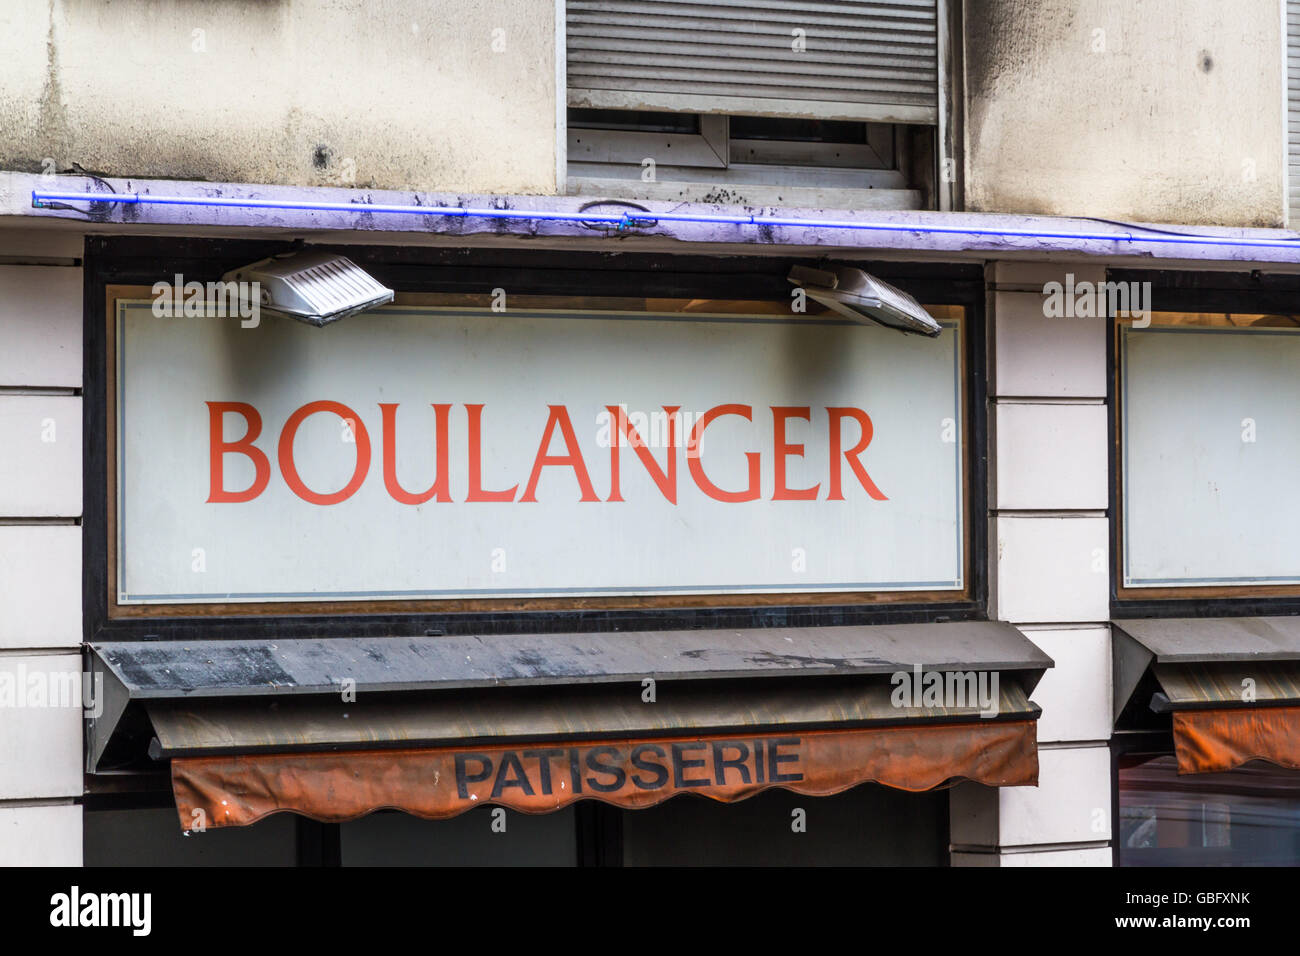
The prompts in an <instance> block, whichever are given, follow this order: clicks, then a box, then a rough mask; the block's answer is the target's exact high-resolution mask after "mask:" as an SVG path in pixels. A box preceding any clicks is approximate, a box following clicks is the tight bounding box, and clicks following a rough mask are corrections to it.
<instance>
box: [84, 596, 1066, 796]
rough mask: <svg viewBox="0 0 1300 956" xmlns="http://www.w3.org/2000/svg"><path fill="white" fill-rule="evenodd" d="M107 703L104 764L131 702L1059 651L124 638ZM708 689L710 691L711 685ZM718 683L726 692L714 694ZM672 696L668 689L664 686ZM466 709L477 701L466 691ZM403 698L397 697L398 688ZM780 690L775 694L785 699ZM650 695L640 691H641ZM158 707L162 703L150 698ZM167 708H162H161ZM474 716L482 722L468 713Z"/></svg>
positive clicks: (1002, 646)
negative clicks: (720, 688)
mask: <svg viewBox="0 0 1300 956" xmlns="http://www.w3.org/2000/svg"><path fill="white" fill-rule="evenodd" d="M91 658H92V659H91V667H92V669H93V671H94V672H95V673H96V674H100V675H102V676H103V686H104V694H103V696H104V708H103V713H102V714H101V715H100V716H99V717H98V718H97V719H94V720H91V721H88V725H87V731H88V746H87V762H88V769H90V770H91V771H92V772H93V771H94V770H95V769H96V768H97V766H98V763H99V760H100V758H101V756H102V755H103V753H104V750H105V748H106V747H107V746H108V742H109V740H110V738H111V737H112V735H113V732H114V730H115V728H116V727H117V725H118V722H119V720H120V719H121V718H122V716H123V714H124V713H126V711H127V708H128V705H130V704H132V703H133V702H140V703H151V702H162V701H185V702H187V703H188V704H190V705H193V704H195V703H196V702H197V701H200V700H219V699H223V698H225V699H231V698H250V697H261V698H272V699H276V700H280V701H287V700H288V699H290V698H295V699H296V698H299V697H307V696H311V695H316V696H318V697H325V696H331V697H334V698H336V699H338V698H340V692H341V690H343V689H344V688H345V687H347V688H348V689H351V690H354V691H355V692H356V694H357V697H358V699H361V698H362V695H373V694H377V693H382V694H384V695H393V694H401V693H404V692H430V691H436V692H453V691H464V690H469V689H488V688H494V687H495V688H501V687H516V688H530V687H532V688H539V689H547V688H549V689H551V690H553V691H554V690H563V691H564V693H565V694H566V695H569V694H570V693H571V692H572V691H573V690H574V689H575V685H576V686H577V687H581V686H584V685H611V684H628V683H632V684H635V685H637V686H638V688H639V685H640V683H641V681H642V680H644V679H645V678H648V677H649V678H654V679H655V680H657V681H674V682H675V681H690V682H694V681H700V680H709V681H729V682H730V681H743V680H751V679H754V678H767V679H768V681H765V682H764V689H763V690H764V692H770V691H773V690H775V689H776V688H775V687H774V686H773V685H772V684H771V683H769V682H770V681H771V680H772V679H773V678H784V679H787V682H788V681H789V680H792V679H796V678H798V679H799V680H800V681H802V679H803V678H806V677H821V678H828V677H852V676H859V675H885V674H892V673H894V672H898V671H912V670H914V669H915V668H920V669H922V670H926V671H963V672H965V671H989V672H1007V673H1008V677H1011V675H1014V677H1012V679H1011V680H1010V681H1008V682H1009V683H1015V684H1017V685H1018V686H1019V687H1020V688H1022V689H1023V692H1024V693H1025V694H1028V693H1030V692H1031V691H1032V690H1033V688H1034V687H1035V686H1036V685H1037V683H1038V680H1039V679H1040V678H1041V677H1042V674H1043V671H1044V670H1045V669H1046V668H1048V667H1051V666H1052V660H1051V658H1049V657H1048V656H1047V655H1046V654H1044V653H1043V652H1042V651H1041V650H1039V649H1038V648H1037V647H1035V646H1034V645H1033V644H1032V643H1031V642H1030V641H1029V640H1028V639H1026V638H1025V637H1024V635H1022V634H1021V633H1020V632H1019V631H1018V630H1017V629H1016V628H1014V627H1013V626H1011V625H1009V624H1003V623H998V622H990V621H971V622H952V623H943V624H906V625H880V626H861V627H812V628H755V629H745V630H689V631H638V632H613V633H608V632H606V633H596V634H516V635H475V636H458V637H390V638H333V639H290V640H281V641H238V640H235V641H232V640H212V641H124V642H114V643H101V644H94V645H92V646H91ZM702 692H703V693H707V691H702ZM714 692H715V693H717V691H714ZM660 694H661V697H662V694H663V691H662V689H661V690H660ZM458 696H459V697H460V702H459V704H458V706H459V707H460V708H462V709H464V708H466V704H465V701H466V700H467V699H469V698H467V697H466V696H465V695H458ZM390 699H392V698H391V697H390ZM774 699H775V698H774ZM638 701H639V697H638ZM151 710H154V709H152V708H151ZM156 712H158V713H161V712H162V711H161V710H157V711H156ZM458 719H461V720H465V721H470V722H471V723H472V717H471V716H470V715H468V714H463V715H461V717H460V718H458Z"/></svg>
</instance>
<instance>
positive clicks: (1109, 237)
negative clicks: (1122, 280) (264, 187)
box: [32, 189, 1300, 252]
mask: <svg viewBox="0 0 1300 956" xmlns="http://www.w3.org/2000/svg"><path fill="white" fill-rule="evenodd" d="M52 202H92V203H113V204H116V205H157V206H206V207H211V208H226V209H285V210H299V211H303V212H369V213H384V214H391V215H413V216H444V217H448V218H461V219H466V218H482V219H515V220H533V221H547V222H578V223H605V224H610V225H619V226H633V225H635V224H636V223H638V222H651V221H655V222H695V223H714V224H722V225H726V224H731V225H737V226H778V227H780V226H784V227H791V228H803V229H807V228H820V229H856V230H859V231H864V232H912V233H922V234H927V235H952V236H977V237H986V238H1024V239H1070V240H1076V241H1100V242H1129V243H1134V242H1141V243H1166V244H1171V245H1203V246H1225V247H1252V248H1272V249H1295V250H1296V251H1297V252H1300V241H1297V240H1294V239H1292V240H1287V239H1254V238H1249V237H1240V238H1232V237H1229V236H1197V235H1167V234H1134V233H1124V232H1121V233H1112V232H1039V231H1035V230H1032V229H971V228H962V227H959V226H929V225H922V224H920V223H906V224H905V223H881V222H857V221H850V220H836V219H798V218H791V217H787V216H753V215H726V214H715V213H682V212H646V213H643V214H639V213H632V214H629V213H628V212H618V213H613V212H607V213H601V212H548V211H545V210H525V209H482V208H477V209H476V208H470V207H464V206H419V205H406V204H396V203H354V202H314V201H307V200H297V199H232V198H228V197H220V196H218V197H207V198H205V197H197V196H154V195H141V194H140V193H84V192H63V191H57V190H41V189H34V190H32V205H33V206H35V207H37V208H41V207H43V206H45V205H46V204H48V203H52Z"/></svg>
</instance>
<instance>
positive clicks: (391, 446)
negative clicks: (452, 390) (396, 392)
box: [379, 402, 451, 505]
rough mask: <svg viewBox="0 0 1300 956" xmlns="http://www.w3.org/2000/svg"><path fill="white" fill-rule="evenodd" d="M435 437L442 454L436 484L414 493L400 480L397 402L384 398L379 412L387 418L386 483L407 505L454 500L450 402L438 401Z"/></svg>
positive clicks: (385, 419)
mask: <svg viewBox="0 0 1300 956" xmlns="http://www.w3.org/2000/svg"><path fill="white" fill-rule="evenodd" d="M433 411H434V426H433V427H434V439H433V445H434V448H435V450H436V452H437V455H438V464H437V471H436V474H435V476H434V479H433V485H432V486H430V488H429V490H428V491H425V492H421V493H420V494H411V493H410V492H409V491H406V490H404V489H403V488H402V486H401V485H400V484H399V483H398V481H397V403H396V402H391V403H389V402H380V403H379V413H380V416H381V418H382V421H383V444H384V487H385V488H387V489H388V493H389V494H390V495H391V496H392V497H393V500H394V501H398V502H401V503H402V504H404V505H422V504H424V503H425V502H426V501H428V500H429V499H430V498H432V499H434V500H435V501H450V500H451V479H450V477H449V475H448V469H447V459H448V458H450V457H451V445H450V444H448V438H447V433H448V431H449V430H450V427H449V419H450V416H451V406H450V405H434V406H433Z"/></svg>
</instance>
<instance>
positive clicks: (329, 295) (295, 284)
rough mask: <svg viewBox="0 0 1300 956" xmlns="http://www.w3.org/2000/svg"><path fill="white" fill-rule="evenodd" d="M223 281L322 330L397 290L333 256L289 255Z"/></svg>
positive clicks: (271, 308) (389, 299)
mask: <svg viewBox="0 0 1300 956" xmlns="http://www.w3.org/2000/svg"><path fill="white" fill-rule="evenodd" d="M222 280H223V281H225V282H237V283H240V285H239V288H240V289H241V290H244V289H248V288H250V287H251V288H253V289H256V290H257V297H258V300H259V307H260V308H261V309H263V310H264V311H266V312H270V313H271V314H273V315H283V316H287V317H289V318H291V319H297V320H298V321H300V322H306V323H307V324H308V325H314V326H317V327H318V328H319V327H320V326H322V325H328V324H329V323H330V322H337V321H338V320H339V319H342V318H344V317H345V316H349V315H354V314H356V313H357V312H364V311H366V310H367V309H373V308H376V307H378V306H381V305H385V304H387V303H389V302H392V301H393V290H392V289H386V288H384V286H382V285H380V284H379V283H378V282H376V281H375V279H374V277H372V276H371V275H370V274H369V273H368V272H366V271H365V270H364V269H362V268H361V267H360V266H358V265H357V264H356V263H355V262H353V261H352V260H351V259H348V258H347V257H346V256H340V255H336V254H335V253H332V252H316V251H311V250H307V251H296V250H295V251H292V252H287V253H285V254H283V255H279V256H272V257H271V258H269V259H262V260H261V261H259V262H254V263H253V264H252V265H249V266H244V267H243V268H240V269H234V270H232V271H230V272H227V273H226V274H225V275H224V276H222ZM254 283H255V284H256V285H254Z"/></svg>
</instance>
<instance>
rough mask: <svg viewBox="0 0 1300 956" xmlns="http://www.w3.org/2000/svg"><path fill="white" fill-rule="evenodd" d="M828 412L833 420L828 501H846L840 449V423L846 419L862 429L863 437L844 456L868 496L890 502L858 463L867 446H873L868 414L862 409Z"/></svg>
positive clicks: (827, 410)
mask: <svg viewBox="0 0 1300 956" xmlns="http://www.w3.org/2000/svg"><path fill="white" fill-rule="evenodd" d="M826 412H827V414H828V415H830V419H831V442H830V444H831V488H830V494H829V495H828V496H827V499H826V500H827V501H843V500H844V493H843V492H842V491H841V490H840V454H841V452H840V448H841V447H842V445H841V435H840V422H841V421H842V420H843V419H845V418H852V419H853V420H854V421H856V422H857V423H858V426H859V427H860V428H861V429H862V437H861V439H859V441H858V443H857V444H856V445H854V446H853V447H852V448H850V449H849V450H848V451H846V452H843V453H842V454H843V455H844V457H845V458H847V459H848V460H849V467H850V468H852V469H853V474H855V475H857V477H858V481H859V482H860V483H861V484H862V487H863V488H865V489H866V491H867V494H869V495H870V496H871V497H872V498H874V499H876V500H877V501H888V500H889V499H888V498H887V497H885V494H884V492H882V491H881V490H880V489H879V488H877V487H876V483H875V482H874V481H872V480H871V476H870V475H868V474H867V469H866V468H864V467H862V462H860V461H858V456H859V455H861V454H862V453H863V452H864V451H866V450H867V446H868V445H870V444H871V436H872V427H871V419H870V418H869V417H868V416H867V413H866V412H864V411H863V410H862V409H860V408H828V409H826Z"/></svg>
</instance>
